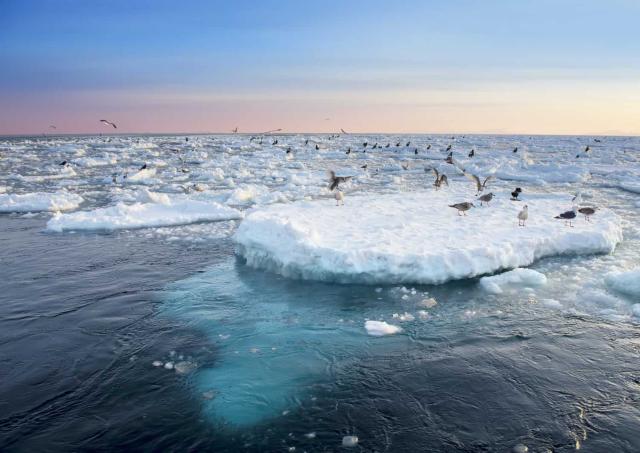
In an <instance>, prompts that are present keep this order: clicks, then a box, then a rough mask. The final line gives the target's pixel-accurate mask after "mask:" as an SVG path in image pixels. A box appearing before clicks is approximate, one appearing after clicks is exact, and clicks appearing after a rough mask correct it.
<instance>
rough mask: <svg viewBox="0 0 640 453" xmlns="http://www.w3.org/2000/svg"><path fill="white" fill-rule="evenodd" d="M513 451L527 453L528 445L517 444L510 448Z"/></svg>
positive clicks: (514, 452)
mask: <svg viewBox="0 0 640 453" xmlns="http://www.w3.org/2000/svg"><path fill="white" fill-rule="evenodd" d="M512 451H513V453H527V452H528V451H529V447H527V446H526V445H523V444H518V445H516V446H515V447H513V449H512Z"/></svg>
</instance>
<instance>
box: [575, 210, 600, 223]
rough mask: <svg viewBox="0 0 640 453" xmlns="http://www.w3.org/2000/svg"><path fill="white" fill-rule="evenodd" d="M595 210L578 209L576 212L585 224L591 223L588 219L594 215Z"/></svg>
mask: <svg viewBox="0 0 640 453" xmlns="http://www.w3.org/2000/svg"><path fill="white" fill-rule="evenodd" d="M596 209H597V208H580V209H578V212H579V213H580V214H582V215H583V216H584V219H585V220H586V221H587V222H591V220H589V219H590V218H591V216H592V215H593V214H595V213H596Z"/></svg>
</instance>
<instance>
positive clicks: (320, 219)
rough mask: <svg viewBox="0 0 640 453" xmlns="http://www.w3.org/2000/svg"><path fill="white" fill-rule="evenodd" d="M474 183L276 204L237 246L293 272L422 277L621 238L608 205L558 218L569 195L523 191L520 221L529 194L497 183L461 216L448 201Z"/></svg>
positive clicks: (519, 261) (520, 262) (252, 219)
mask: <svg viewBox="0 0 640 453" xmlns="http://www.w3.org/2000/svg"><path fill="white" fill-rule="evenodd" d="M468 192H469V191H468V190H467V191H462V190H461V189H458V190H455V191H454V190H440V191H428V192H415V193H400V194H391V195H369V196H353V197H347V201H346V206H336V203H335V201H334V200H318V201H310V202H296V203H291V204H287V205H272V206H269V207H265V208H262V209H258V210H256V211H254V212H252V213H250V214H249V215H248V216H247V217H246V218H245V220H244V221H243V222H242V224H241V225H240V227H239V228H238V231H237V232H236V235H235V240H236V242H237V244H238V251H239V253H240V254H241V255H242V256H243V257H244V258H245V259H246V260H247V263H248V264H249V265H251V266H254V267H260V268H266V269H269V270H272V271H276V272H278V273H280V274H282V275H285V276H288V277H294V278H303V279H316V280H327V281H339V282H367V283H374V282H378V283H423V284H437V283H443V282H446V281H449V280H455V279H463V278H470V277H475V276H480V275H483V274H490V273H494V272H496V271H499V270H502V269H512V268H516V267H521V266H528V265H530V264H532V263H533V262H534V261H536V260H538V259H540V258H544V257H548V256H555V255H563V254H569V255H573V254H594V253H610V252H612V251H613V250H614V248H615V246H616V244H617V243H618V242H620V241H621V240H622V228H621V226H620V221H619V219H618V217H617V216H616V215H615V214H613V213H612V212H610V211H608V210H606V209H602V210H599V211H598V214H597V215H596V216H594V218H593V221H592V222H586V221H585V220H584V219H582V218H578V219H576V220H575V222H574V227H569V226H565V224H564V222H562V221H559V220H556V219H554V217H555V216H556V215H557V214H559V213H561V212H563V211H566V210H567V209H570V208H571V196H568V195H563V194H536V195H532V196H530V197H529V198H528V199H527V204H528V206H529V220H528V222H527V224H526V227H519V226H518V220H517V217H516V216H517V213H518V212H519V211H520V209H521V208H522V205H523V203H520V202H513V201H510V200H509V196H508V195H507V194H505V193H501V192H496V197H495V198H494V200H493V201H492V202H491V205H490V206H485V207H480V203H479V202H478V201H477V200H475V204H476V206H477V207H476V208H474V209H471V210H470V211H469V212H468V213H467V214H468V215H466V216H460V215H458V214H457V212H456V210H455V209H452V208H450V207H448V206H449V205H450V204H453V203H457V202H462V201H474V196H473V195H469V193H468Z"/></svg>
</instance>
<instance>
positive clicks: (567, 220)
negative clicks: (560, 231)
mask: <svg viewBox="0 0 640 453" xmlns="http://www.w3.org/2000/svg"><path fill="white" fill-rule="evenodd" d="M576 211H577V209H576V207H575V206H574V207H573V209H571V211H565V212H563V213H562V214H560V215H557V216H556V217H555V218H556V219H562V220H564V224H565V226H566V225H569V226H570V227H572V228H573V225H572V224H571V221H572V220H573V219H575V218H576V215H577V214H576Z"/></svg>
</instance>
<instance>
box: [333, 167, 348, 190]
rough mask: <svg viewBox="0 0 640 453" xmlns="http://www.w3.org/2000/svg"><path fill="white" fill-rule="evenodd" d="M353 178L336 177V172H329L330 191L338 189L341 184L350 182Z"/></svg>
mask: <svg viewBox="0 0 640 453" xmlns="http://www.w3.org/2000/svg"><path fill="white" fill-rule="evenodd" d="M351 178H352V176H336V172H335V171H333V170H329V190H333V189H337V188H338V187H339V186H340V184H342V183H344V182H347V181H349V180H350V179H351Z"/></svg>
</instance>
